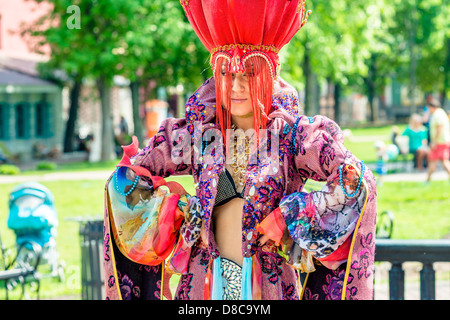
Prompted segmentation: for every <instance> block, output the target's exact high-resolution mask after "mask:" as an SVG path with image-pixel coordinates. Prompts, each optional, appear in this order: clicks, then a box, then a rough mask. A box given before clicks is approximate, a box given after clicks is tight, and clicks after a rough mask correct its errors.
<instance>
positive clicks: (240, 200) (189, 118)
mask: <svg viewBox="0 0 450 320" xmlns="http://www.w3.org/2000/svg"><path fill="white" fill-rule="evenodd" d="M181 4H182V5H183V8H184V10H185V13H186V15H187V17H188V19H189V21H190V23H191V25H192V26H193V28H194V30H195V32H196V33H197V35H198V36H199V38H200V40H201V41H202V43H203V44H204V45H205V46H206V48H207V49H208V50H209V51H210V52H211V67H212V70H213V73H214V76H213V77H212V78H211V79H209V80H207V81H206V82H205V83H204V84H203V85H202V86H201V87H200V88H199V89H198V90H197V91H196V92H195V93H194V94H193V95H192V96H191V97H190V99H189V100H188V101H187V103H186V113H185V118H183V119H175V118H169V119H166V120H165V121H163V122H162V124H161V127H160V130H159V132H158V133H157V134H156V135H155V136H154V137H153V138H152V139H151V140H150V142H149V145H148V146H147V147H146V148H144V149H143V150H139V151H138V150H137V147H136V146H134V147H128V149H125V154H126V156H125V157H124V159H123V160H122V161H121V163H120V164H119V168H120V167H121V166H123V167H127V168H128V169H127V170H128V171H126V174H125V175H126V177H127V178H128V180H129V183H130V184H132V187H131V189H130V188H128V189H125V190H128V192H126V193H122V192H121V191H120V190H119V189H120V188H119V185H117V188H116V186H115V185H114V181H115V182H116V183H117V181H118V180H117V179H116V180H114V179H112V180H110V183H109V184H108V185H107V192H106V207H107V210H106V215H105V280H106V281H105V283H106V295H107V297H108V298H110V299H120V298H147V299H152V298H153V299H154V298H160V292H162V293H165V294H166V293H167V294H166V295H167V296H170V293H168V292H167V290H166V289H165V288H163V287H164V283H166V282H167V279H168V274H169V273H168V272H165V271H164V270H163V269H164V268H163V267H161V266H162V264H160V265H156V266H154V265H153V266H148V265H145V264H140V263H139V262H137V260H134V261H130V254H129V252H127V250H126V249H124V246H122V245H121V244H120V243H121V242H120V237H121V235H122V234H123V233H124V232H126V231H127V229H126V227H123V226H130V224H129V221H128V220H127V218H126V217H125V215H122V216H120V214H119V213H117V211H120V209H119V207H115V205H114V203H115V202H116V201H115V200H114V197H116V195H117V194H119V195H120V194H122V196H127V197H128V198H130V197H131V196H132V195H133V194H134V193H135V192H137V191H136V190H137V189H138V188H139V187H136V189H135V191H133V189H134V188H135V186H139V185H141V183H142V184H145V183H147V184H148V183H149V181H148V180H147V181H143V182H139V183H138V181H140V180H139V174H140V172H141V171H142V172H143V171H148V172H150V173H151V175H153V176H159V177H168V176H173V175H192V176H193V178H194V182H195V188H196V194H195V196H192V197H188V198H189V199H188V198H184V200H186V201H185V202H184V204H185V205H184V210H185V212H190V213H189V214H186V215H185V216H184V217H185V220H184V222H183V223H181V224H180V223H179V224H177V226H178V229H177V230H176V232H179V234H181V237H182V240H180V241H181V242H180V243H182V245H181V246H182V247H183V248H184V249H183V250H181V251H182V252H183V254H184V257H185V258H184V261H185V262H184V263H185V267H181V268H180V267H179V268H175V269H177V270H178V271H179V272H180V273H182V275H181V278H180V282H179V284H178V288H177V290H176V294H175V299H196V300H199V299H218V300H221V299H285V300H291V299H332V300H336V299H372V298H373V262H374V255H375V220H376V190H375V181H374V178H373V175H372V173H371V172H370V170H369V169H368V168H367V167H366V166H365V165H364V164H363V162H362V161H360V160H358V159H357V158H356V157H354V156H353V155H352V154H351V153H350V152H349V151H348V150H347V149H346V148H345V147H344V144H343V134H342V132H341V130H340V128H339V127H338V126H337V124H336V123H335V122H333V121H332V120H330V119H328V118H326V117H323V116H315V117H307V116H304V115H301V114H300V108H299V106H298V98H297V95H296V93H295V90H294V89H293V88H292V87H291V86H290V85H289V84H287V83H286V82H284V81H283V80H282V79H281V78H280V77H279V63H278V52H279V50H280V49H281V48H282V47H283V46H284V45H285V44H287V43H288V42H289V41H290V39H291V38H292V37H293V36H294V35H295V33H296V32H297V31H298V30H299V29H300V28H301V27H302V26H303V25H304V23H305V22H306V15H305V6H304V1H303V0H300V1H299V0H254V1H244V0H230V1H221V0H217V1H204V0H203V1H202V0H189V1H181ZM241 131H245V132H246V133H248V132H250V134H246V135H244V136H243V135H239V133H241ZM224 146H225V148H223V147H224ZM129 158H131V159H129ZM180 159H181V160H180ZM118 171H119V169H118V170H117V172H118ZM135 177H136V180H134V178H135ZM307 179H313V180H316V181H323V182H325V185H324V186H323V188H322V189H321V190H320V191H311V192H305V190H304V185H305V183H306V181H307ZM133 180H134V181H135V182H134V183H133ZM141 180H142V179H141ZM141 187H142V186H141ZM139 197H141V199H142V195H139ZM128 198H127V204H128V207H130V202H131V201H132V199H131V198H130V199H131V200H128ZM144 198H145V197H144ZM180 199H181V198H180ZM187 199H188V200H187ZM137 201H138V200H137ZM186 203H187V204H186ZM131 205H134V204H133V203H131ZM115 208H117V209H115ZM194 216H195V217H196V219H194V220H195V223H193V222H192V221H194V220H193V218H192V217H194ZM121 219H122V223H121V224H120V222H117V221H118V220H121ZM177 221H178V220H177ZM199 221H200V222H199ZM127 223H128V224H127ZM119 224H120V226H119ZM140 226H141V225H140ZM119 227H120V231H118V230H119V229H118V228H119ZM128 228H129V229H132V227H131V226H130V227H128ZM175 229H176V228H175ZM117 243H119V245H117ZM175 251H176V252H178V251H177V250H175ZM181 256H183V255H179V256H178V255H177V254H176V253H175V254H174V257H175V258H172V260H171V262H170V264H171V265H172V266H173V265H176V264H177V263H178V261H179V260H182V259H178V258H179V257H181ZM186 257H187V258H186ZM131 260H133V259H131ZM180 270H181V271H180ZM299 272H300V273H302V274H304V275H305V277H304V279H303V280H302V281H300V277H299ZM164 276H165V277H164Z"/></svg>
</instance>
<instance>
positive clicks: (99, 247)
mask: <svg viewBox="0 0 450 320" xmlns="http://www.w3.org/2000/svg"><path fill="white" fill-rule="evenodd" d="M80 237H81V264H82V268H81V285H82V294H81V296H82V299H83V300H100V299H104V280H103V221H101V220H87V221H86V220H85V221H80ZM375 261H379V262H381V261H388V262H390V263H391V265H392V267H391V269H390V270H389V299H390V300H404V299H405V272H404V270H403V267H402V265H403V263H404V262H410V261H418V262H421V263H422V265H423V267H422V270H421V271H420V298H421V300H434V299H435V297H436V276H435V270H434V268H433V263H434V262H450V240H392V239H377V241H376V254H375ZM376 276H377V275H376V274H375V277H376ZM449 299H450V297H449Z"/></svg>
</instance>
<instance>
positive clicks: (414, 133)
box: [402, 113, 428, 170]
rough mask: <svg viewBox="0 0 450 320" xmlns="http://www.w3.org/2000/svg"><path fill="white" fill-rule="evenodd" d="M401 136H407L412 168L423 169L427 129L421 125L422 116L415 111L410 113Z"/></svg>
mask: <svg viewBox="0 0 450 320" xmlns="http://www.w3.org/2000/svg"><path fill="white" fill-rule="evenodd" d="M402 136H407V137H408V149H409V153H411V154H413V155H414V160H413V161H414V168H417V169H418V170H423V169H424V160H425V159H426V157H427V155H428V147H427V141H428V138H427V136H428V130H427V129H426V128H425V127H424V126H423V125H422V117H421V116H420V115H418V114H416V113H414V114H412V115H411V118H410V120H409V125H408V126H407V127H406V129H405V131H403V133H402Z"/></svg>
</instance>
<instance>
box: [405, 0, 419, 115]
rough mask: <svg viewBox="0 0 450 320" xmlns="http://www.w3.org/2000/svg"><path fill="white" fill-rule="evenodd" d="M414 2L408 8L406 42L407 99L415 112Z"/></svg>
mask: <svg viewBox="0 0 450 320" xmlns="http://www.w3.org/2000/svg"><path fill="white" fill-rule="evenodd" d="M415 6H416V4H415V1H414V4H413V6H412V7H411V8H410V11H409V14H410V16H409V17H408V19H406V30H408V33H409V34H408V43H409V59H410V63H409V99H410V101H411V106H410V107H411V112H416V101H415V94H414V93H415V92H416V85H417V84H416V83H417V80H416V73H417V55H416V30H417V28H416V22H417V21H416V19H415V17H416V15H415V10H416V7H415Z"/></svg>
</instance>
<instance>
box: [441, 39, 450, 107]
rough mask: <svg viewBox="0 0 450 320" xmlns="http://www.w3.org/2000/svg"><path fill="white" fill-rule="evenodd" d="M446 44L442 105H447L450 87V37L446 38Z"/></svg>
mask: <svg viewBox="0 0 450 320" xmlns="http://www.w3.org/2000/svg"><path fill="white" fill-rule="evenodd" d="M445 45H446V59H445V65H444V86H443V88H442V93H441V104H442V107H445V102H446V99H447V91H448V90H449V88H450V38H447V39H446V41H445Z"/></svg>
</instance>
